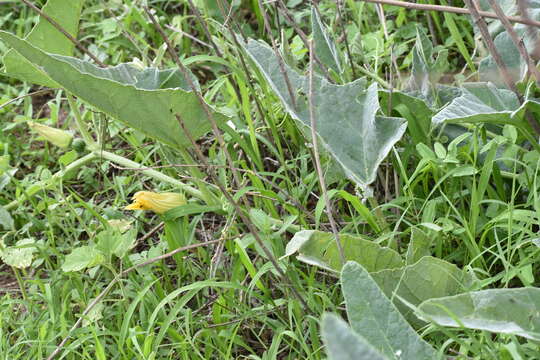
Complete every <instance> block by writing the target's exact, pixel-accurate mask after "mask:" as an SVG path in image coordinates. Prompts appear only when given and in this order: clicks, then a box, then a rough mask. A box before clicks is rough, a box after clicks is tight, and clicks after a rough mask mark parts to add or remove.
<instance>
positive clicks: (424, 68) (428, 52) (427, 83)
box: [409, 27, 448, 97]
mask: <svg viewBox="0 0 540 360" xmlns="http://www.w3.org/2000/svg"><path fill="white" fill-rule="evenodd" d="M412 54H413V59H412V71H411V80H410V84H409V87H410V88H411V90H417V91H419V92H420V93H421V94H422V95H423V96H424V97H429V96H430V93H431V92H432V89H433V87H434V86H435V84H436V83H437V82H438V81H439V79H440V77H441V75H442V74H443V73H444V71H445V70H446V68H447V67H448V61H447V57H448V50H446V49H442V50H439V51H438V52H437V56H436V57H435V59H434V58H433V56H434V55H435V52H434V49H433V44H432V43H431V40H430V39H429V38H428V36H427V34H426V33H425V31H424V30H423V28H421V27H418V28H417V31H416V44H415V45H414V49H413V52H412Z"/></svg>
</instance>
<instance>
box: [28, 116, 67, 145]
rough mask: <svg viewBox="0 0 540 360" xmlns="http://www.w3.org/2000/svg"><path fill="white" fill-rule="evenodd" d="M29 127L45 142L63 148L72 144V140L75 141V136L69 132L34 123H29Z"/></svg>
mask: <svg viewBox="0 0 540 360" xmlns="http://www.w3.org/2000/svg"><path fill="white" fill-rule="evenodd" d="M28 126H29V127H30V129H32V130H33V131H35V132H37V133H38V134H39V135H41V136H42V137H43V138H44V139H45V140H47V141H50V142H51V143H53V144H54V145H56V146H58V147H61V148H67V147H68V146H69V144H71V140H73V135H72V134H71V133H70V132H69V131H65V130H60V129H57V128H53V127H50V126H47V125H43V124H40V123H37V122H34V121H29V122H28Z"/></svg>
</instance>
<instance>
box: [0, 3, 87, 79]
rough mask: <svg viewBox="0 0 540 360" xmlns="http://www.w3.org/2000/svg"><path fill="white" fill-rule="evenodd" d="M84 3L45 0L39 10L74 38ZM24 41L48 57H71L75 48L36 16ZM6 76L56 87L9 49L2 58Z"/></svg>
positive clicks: (64, 37) (43, 74)
mask: <svg viewBox="0 0 540 360" xmlns="http://www.w3.org/2000/svg"><path fill="white" fill-rule="evenodd" d="M83 3H84V0H70V1H65V0H49V1H47V4H46V5H45V6H44V7H43V8H42V9H41V10H42V11H43V12H44V13H45V14H47V15H49V16H50V17H51V18H52V19H53V20H55V21H56V22H57V23H58V24H59V25H60V26H62V28H64V30H66V31H67V32H68V33H69V34H70V35H72V36H73V37H75V38H76V37H77V32H78V30H79V18H80V16H81V9H82V5H83ZM26 41H28V42H29V43H30V44H32V45H34V46H35V47H37V48H39V49H41V50H43V51H46V52H48V53H52V54H59V55H68V56H71V55H73V49H74V47H75V45H74V44H73V43H72V42H71V41H70V40H69V39H68V38H67V37H66V36H65V35H64V34H62V33H61V32H60V31H58V30H57V29H56V28H55V27H54V26H53V25H51V24H50V23H49V21H47V20H46V19H44V18H42V17H41V16H40V17H39V20H38V23H37V24H36V26H34V28H33V29H32V30H31V31H30V33H29V34H28V36H27V37H26ZM3 62H4V65H5V69H4V70H5V71H6V72H7V74H8V75H10V76H13V77H16V78H18V79H20V80H23V81H28V82H31V83H34V84H39V85H43V86H48V87H53V88H55V87H58V84H57V83H56V82H54V81H53V80H51V79H50V78H49V77H48V76H47V75H46V74H45V73H44V72H43V71H42V70H41V69H39V68H38V67H36V66H35V65H33V64H32V63H31V62H30V61H28V60H27V59H25V58H24V57H22V56H21V55H20V54H18V53H17V52H16V51H14V50H9V51H8V52H7V53H6V54H5V55H4V58H3Z"/></svg>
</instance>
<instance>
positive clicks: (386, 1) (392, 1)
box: [360, 0, 540, 27]
mask: <svg viewBox="0 0 540 360" xmlns="http://www.w3.org/2000/svg"><path fill="white" fill-rule="evenodd" d="M360 1H363V2H368V3H374V4H383V5H391V6H399V7H404V8H406V9H412V10H428V11H439V12H447V13H454V14H471V12H470V11H469V10H467V9H464V8H459V7H454V6H443V5H429V4H417V3H412V2H406V1H397V0H360ZM478 13H479V14H480V16H482V17H485V18H491V19H498V18H499V17H498V16H497V14H494V13H490V12H487V11H478ZM506 18H507V19H508V20H509V21H510V22H514V23H520V24H525V25H532V26H536V27H540V21H536V20H532V19H529V18H524V17H519V16H506Z"/></svg>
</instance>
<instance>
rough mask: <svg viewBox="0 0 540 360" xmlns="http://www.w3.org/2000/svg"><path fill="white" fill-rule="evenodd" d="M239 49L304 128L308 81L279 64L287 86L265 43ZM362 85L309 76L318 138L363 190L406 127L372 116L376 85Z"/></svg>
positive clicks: (397, 121) (362, 81)
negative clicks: (331, 81)
mask: <svg viewBox="0 0 540 360" xmlns="http://www.w3.org/2000/svg"><path fill="white" fill-rule="evenodd" d="M244 47H245V49H246V51H247V53H248V54H249V56H250V57H251V58H252V59H253V61H254V62H255V64H256V65H257V67H258V68H259V70H260V71H261V72H262V73H263V75H264V77H265V78H266V80H267V81H268V83H269V84H270V86H271V87H272V89H273V90H274V91H275V92H276V94H277V95H278V96H279V98H280V99H281V101H282V103H283V104H284V106H285V108H286V109H287V111H288V112H289V114H290V115H291V116H292V117H293V118H294V119H296V120H298V121H299V122H300V124H302V125H303V126H306V127H309V126H310V124H311V120H310V116H309V109H308V101H307V97H308V93H309V84H308V78H307V77H306V76H301V75H299V74H298V73H297V72H295V71H294V70H292V69H291V68H290V67H288V66H287V65H284V66H285V68H286V76H287V79H288V83H289V84H287V81H286V80H285V79H286V78H285V74H284V73H282V72H281V69H280V64H279V60H278V59H277V58H276V56H275V54H274V52H273V50H272V49H271V48H270V47H269V46H268V45H266V44H264V43H262V42H259V41H255V40H249V41H248V42H247V44H245V45H244ZM365 82H366V81H365V79H358V80H356V81H354V82H352V83H348V84H345V85H335V84H331V83H329V82H328V81H326V80H325V79H324V78H322V77H320V76H318V75H316V74H315V75H314V78H313V100H314V112H315V118H316V122H317V129H316V130H317V134H318V135H319V137H320V138H321V140H322V143H323V145H324V146H325V148H326V149H327V150H328V151H329V153H330V154H331V155H332V156H333V157H334V158H335V159H336V160H337V161H338V162H339V163H340V164H341V166H342V167H343V169H344V170H345V173H346V174H347V176H348V177H349V178H350V179H351V180H353V181H354V182H356V183H357V184H359V185H361V186H364V187H365V186H367V185H369V184H370V183H372V182H373V181H374V180H375V175H376V171H377V168H378V166H379V164H380V163H381V162H382V160H383V159H384V158H385V157H386V156H387V155H388V153H389V152H390V150H391V148H392V146H393V145H394V144H395V143H396V142H397V141H398V140H399V139H401V137H402V136H403V133H404V132H405V128H406V126H407V124H406V122H405V121H404V120H403V119H401V118H392V117H385V116H378V115H377V112H378V111H379V99H378V94H377V84H376V83H373V84H372V85H371V86H369V88H368V89H367V90H366V89H365ZM289 85H290V86H289ZM289 90H290V91H289Z"/></svg>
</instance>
